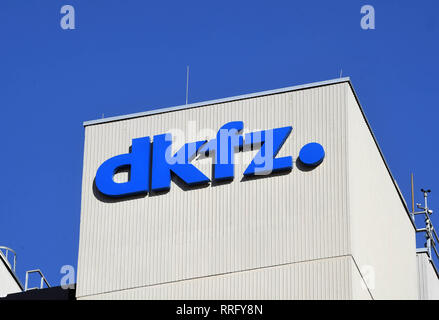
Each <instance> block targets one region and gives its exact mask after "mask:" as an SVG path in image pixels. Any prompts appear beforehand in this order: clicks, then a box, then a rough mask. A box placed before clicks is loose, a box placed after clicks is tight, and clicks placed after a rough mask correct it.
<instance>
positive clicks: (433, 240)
mask: <svg viewBox="0 0 439 320" xmlns="http://www.w3.org/2000/svg"><path fill="white" fill-rule="evenodd" d="M421 192H422V193H423V194H424V206H421V204H420V203H417V204H416V207H417V208H418V209H421V211H417V212H414V211H413V212H412V213H411V214H412V217H413V218H414V216H415V215H418V214H421V215H423V216H424V222H425V228H420V229H418V228H416V232H425V239H426V243H425V248H421V249H417V252H426V253H427V254H428V258H429V259H430V261H432V262H433V257H432V255H431V249H432V248H433V250H434V252H435V253H436V256H437V257H439V253H438V251H437V249H436V244H437V243H438V242H439V237H438V235H437V233H436V230H435V228H434V227H433V223H432V222H431V219H430V216H431V215H432V214H433V210H431V209H429V208H428V199H427V198H428V194H429V193H430V192H431V190H430V189H427V190H425V189H421ZM413 222H414V221H413ZM433 265H434V264H433Z"/></svg>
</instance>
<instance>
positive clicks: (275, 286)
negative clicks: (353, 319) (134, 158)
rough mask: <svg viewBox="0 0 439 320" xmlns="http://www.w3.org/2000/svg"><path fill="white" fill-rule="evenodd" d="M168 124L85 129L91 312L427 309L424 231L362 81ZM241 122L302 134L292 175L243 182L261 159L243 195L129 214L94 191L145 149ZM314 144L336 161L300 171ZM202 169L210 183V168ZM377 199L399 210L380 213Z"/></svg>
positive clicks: (242, 164) (202, 109)
mask: <svg viewBox="0 0 439 320" xmlns="http://www.w3.org/2000/svg"><path fill="white" fill-rule="evenodd" d="M165 111H166V112H163V111H162V112H161V113H160V112H158V113H157V112H152V113H145V114H137V115H135V116H134V117H129V116H127V117H119V118H116V119H109V120H106V119H104V120H102V121H96V122H89V123H86V126H85V147H84V169H83V184H82V203H81V226H80V245H79V261H78V279H77V283H78V285H77V297H78V298H79V299H86V298H88V299H126V298H129V299H203V298H204V299H370V298H375V299H387V298H406V299H417V298H418V287H417V285H418V281H417V271H416V270H417V269H416V268H417V263H416V255H415V252H416V250H415V237H414V230H413V226H412V225H411V222H410V220H409V218H408V217H407V212H406V208H405V207H404V204H403V202H402V200H401V198H400V194H399V193H398V190H397V187H396V185H395V184H394V182H393V180H392V177H391V175H390V174H389V172H388V169H387V167H386V165H385V162H384V161H383V159H382V157H381V154H380V151H379V149H378V147H377V145H376V144H375V141H374V138H373V136H372V135H371V132H370V131H369V128H368V125H367V122H366V121H365V119H364V117H363V115H362V113H361V109H360V106H359V104H358V102H357V100H356V97H355V93H354V92H353V89H352V87H351V84H350V81H349V79H347V78H344V79H339V80H336V81H329V82H324V83H317V84H311V85H308V86H301V87H291V88H287V89H282V90H278V91H272V92H265V93H261V94H255V95H250V96H246V97H238V98H231V99H228V100H227V99H224V100H221V101H214V102H208V103H205V104H197V105H192V106H189V108H175V109H170V110H165ZM230 121H243V122H244V126H245V129H244V133H245V132H252V131H257V130H265V129H273V128H278V127H284V126H292V127H293V130H292V133H291V135H290V136H289V137H288V139H287V140H286V142H285V144H284V146H283V147H282V149H281V151H280V152H279V154H278V157H282V156H292V157H293V160H294V165H293V169H292V171H291V172H289V173H286V174H278V175H272V176H267V177H264V178H258V179H250V180H247V179H242V178H243V175H242V173H243V172H244V170H245V168H246V166H247V165H248V163H249V162H250V161H251V159H252V155H254V153H255V152H254V151H248V152H239V153H237V154H236V156H235V161H236V165H235V178H234V180H233V181H232V182H230V183H221V184H215V183H211V184H209V186H206V187H202V188H185V187H183V186H181V185H177V184H175V183H172V186H171V190H170V191H169V192H166V193H162V194H160V195H153V196H151V195H145V196H136V197H129V198H127V199H121V200H117V201H116V200H111V201H109V200H108V199H103V198H102V197H100V196H98V194H97V193H96V190H94V187H93V182H94V178H95V175H96V171H97V169H98V167H99V166H100V165H101V164H102V163H103V162H104V161H105V160H107V159H108V158H111V157H113V156H116V155H119V154H124V153H127V152H129V147H130V146H131V141H132V139H134V138H140V137H145V136H150V137H152V136H154V135H157V134H162V133H166V132H169V131H171V132H172V131H173V130H181V131H183V132H184V133H185V141H180V142H176V143H175V149H178V148H179V147H180V146H181V145H183V144H184V143H185V142H192V141H197V140H200V139H205V138H209V139H212V138H214V135H212V134H210V132H216V131H217V130H218V129H219V128H220V127H221V126H222V125H224V124H225V123H228V122H230ZM203 129H207V130H203ZM206 134H207V135H208V136H207V137H206ZM314 141H316V142H319V143H320V144H321V145H322V146H324V148H325V153H326V156H325V159H324V161H323V163H322V164H320V165H319V166H318V167H317V168H315V169H313V170H301V169H299V168H298V167H297V166H296V163H295V160H296V159H297V157H298V154H299V151H300V149H301V147H302V146H303V145H305V144H306V143H309V142H314ZM193 164H194V165H196V166H197V167H198V168H199V169H200V170H201V171H202V172H203V173H204V174H205V175H207V176H208V177H211V159H209V158H206V159H202V160H194V161H193ZM370 199H373V201H378V202H381V201H384V200H383V199H386V201H389V203H388V205H387V206H384V207H383V208H381V209H380V207H379V206H377V207H375V206H374V210H372V211H373V212H371V210H370V208H369V207H370V202H371V201H370ZM389 211H391V212H390V213H389ZM395 219H396V222H395ZM391 220H392V221H393V222H391ZM390 227H391V228H392V229H393V230H395V229H396V230H395V236H394V237H392V239H388V236H387V234H385V233H383V232H382V230H385V229H386V228H390ZM383 242H385V245H383ZM389 254H390V255H389ZM364 270H369V271H367V272H370V270H373V272H372V273H373V281H370V279H367V278H368V277H370V274H364V273H365V271H364ZM389 283H390V284H391V285H390V286H389ZM366 284H367V285H366Z"/></svg>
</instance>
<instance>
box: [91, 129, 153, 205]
mask: <svg viewBox="0 0 439 320" xmlns="http://www.w3.org/2000/svg"><path fill="white" fill-rule="evenodd" d="M150 149H151V148H150V138H149V137H145V138H139V139H133V143H132V148H131V152H130V153H126V154H121V155H118V156H115V157H113V158H110V159H108V160H106V161H105V162H104V163H103V164H101V166H100V167H99V169H98V171H97V173H96V180H95V183H96V187H97V188H98V190H99V191H100V192H101V193H103V194H105V195H107V196H109V197H121V196H126V195H132V194H138V193H143V192H148V191H149V167H150ZM123 168H129V180H128V182H123V183H117V182H114V180H113V177H114V174H115V173H116V172H117V171H119V170H121V169H123Z"/></svg>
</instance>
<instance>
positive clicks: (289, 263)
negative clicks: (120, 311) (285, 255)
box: [77, 254, 361, 298]
mask: <svg viewBox="0 0 439 320" xmlns="http://www.w3.org/2000/svg"><path fill="white" fill-rule="evenodd" d="M346 257H352V255H351V254H344V255H339V256H331V257H323V258H316V259H310V260H301V261H294V262H286V263H281V264H276V265H271V266H265V267H258V268H250V269H243V270H238V271H230V272H222V273H216V274H211V275H207V276H200V277H192V278H185V279H180V280H174V281H166V282H160V283H154V284H148V285H140V286H135V287H130V288H124V289H116V290H110V291H104V292H99V293H92V294H86V295H81V296H77V298H84V297H89V296H98V295H103V294H108V293H112V292H120V291H127V290H133V289H139V288H150V287H157V286H162V285H165V284H172V283H179V282H183V281H191V280H198V279H204V278H212V277H218V276H224V275H230V274H236V273H244V272H249V271H255V270H262V269H269V268H276V267H282V266H287V265H293V264H298V263H305V262H315V261H320V260H329V259H337V258H346ZM352 259H353V257H352ZM354 263H355V262H354ZM360 274H361V273H360Z"/></svg>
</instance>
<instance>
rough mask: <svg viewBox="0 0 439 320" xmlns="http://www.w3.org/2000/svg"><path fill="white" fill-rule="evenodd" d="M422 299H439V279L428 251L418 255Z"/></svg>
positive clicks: (420, 296) (420, 295)
mask: <svg viewBox="0 0 439 320" xmlns="http://www.w3.org/2000/svg"><path fill="white" fill-rule="evenodd" d="M416 260H417V269H418V289H419V299H420V300H438V299H439V279H438V277H437V275H436V272H435V270H434V268H433V266H432V264H431V262H430V260H429V259H428V255H427V254H426V253H418V254H417V255H416Z"/></svg>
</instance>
